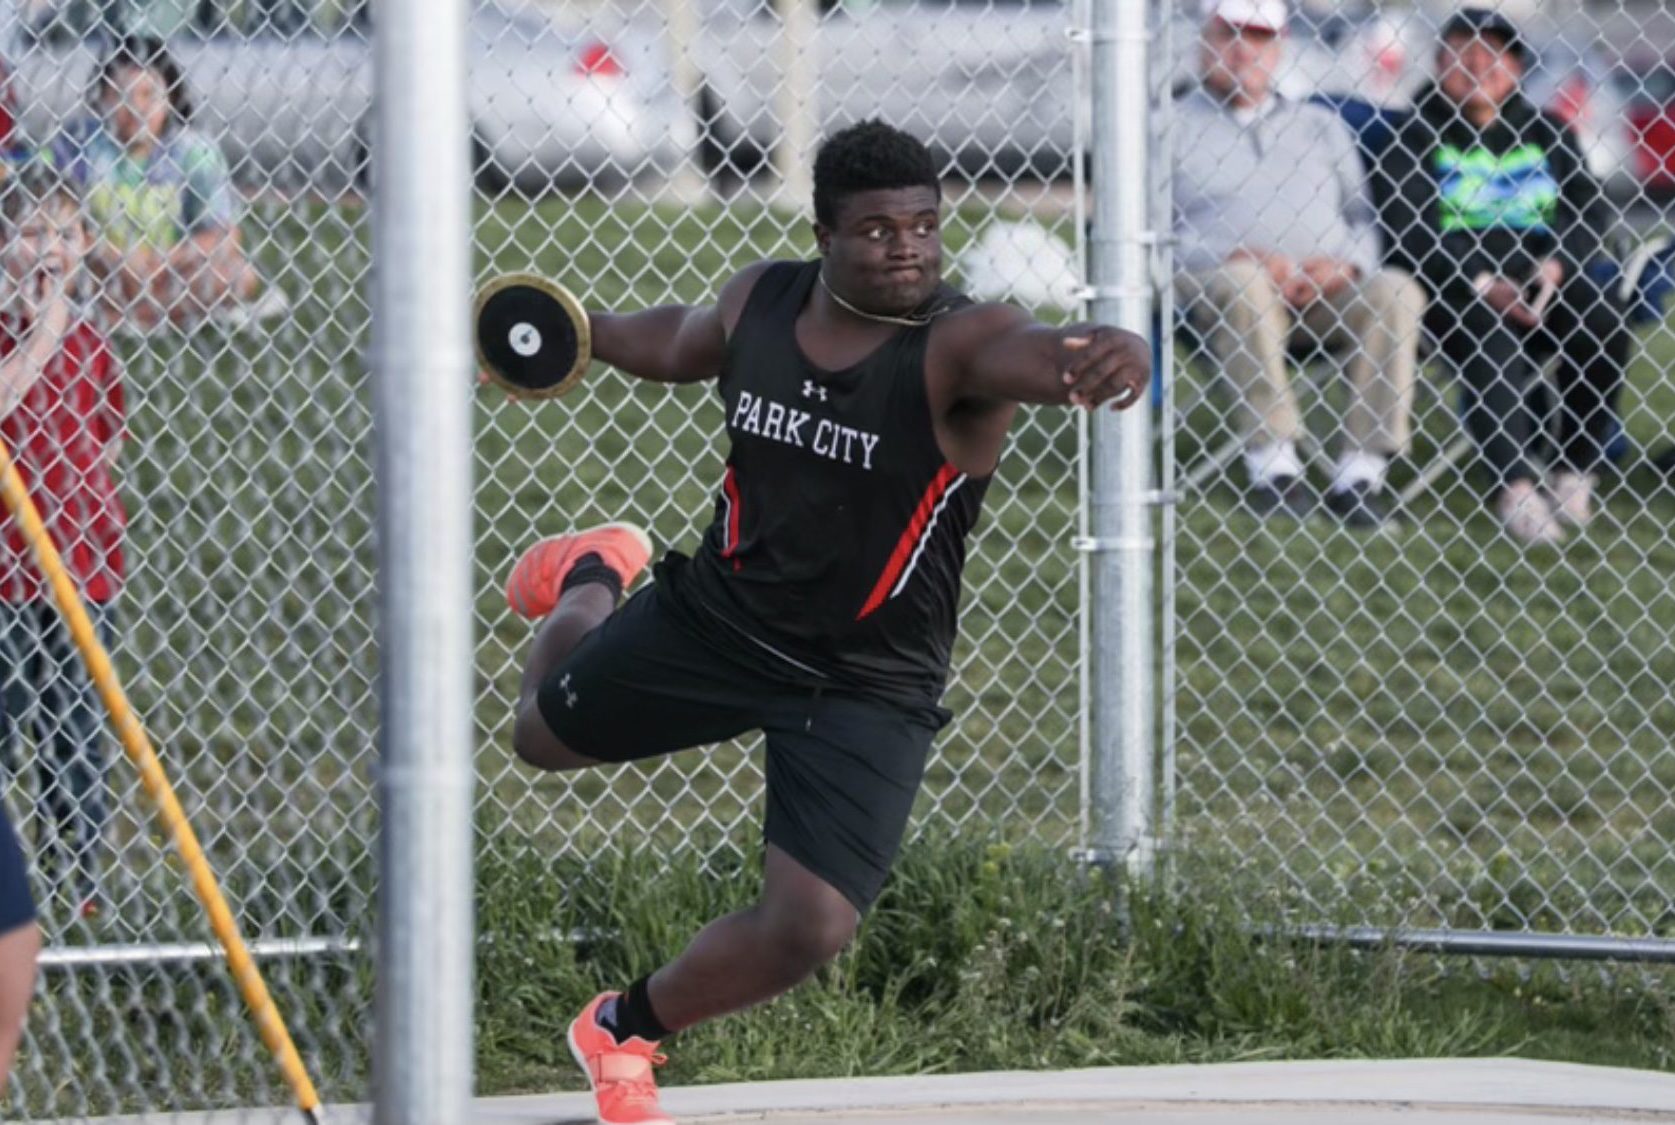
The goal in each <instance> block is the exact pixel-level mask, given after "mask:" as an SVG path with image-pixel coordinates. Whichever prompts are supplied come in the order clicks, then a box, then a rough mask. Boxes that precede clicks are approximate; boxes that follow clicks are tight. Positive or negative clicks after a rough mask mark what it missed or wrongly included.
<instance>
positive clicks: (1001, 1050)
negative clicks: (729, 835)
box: [478, 837, 1675, 1091]
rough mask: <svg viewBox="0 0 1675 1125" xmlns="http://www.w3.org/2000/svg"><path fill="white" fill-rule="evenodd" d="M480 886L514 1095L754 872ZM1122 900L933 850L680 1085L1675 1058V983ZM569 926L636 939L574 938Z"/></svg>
mask: <svg viewBox="0 0 1675 1125" xmlns="http://www.w3.org/2000/svg"><path fill="white" fill-rule="evenodd" d="M483 873H484V879H483V884H482V896H483V897H482V901H481V903H480V909H481V913H482V915H483V917H484V919H485V921H486V923H487V924H488V925H490V926H491V927H492V928H493V929H494V932H495V934H496V939H495V942H494V944H493V946H492V947H490V948H487V949H485V950H484V951H483V954H482V961H481V963H480V977H479V986H480V993H479V1001H478V1012H479V1022H478V1034H479V1063H480V1067H481V1075H482V1080H483V1085H484V1087H485V1088H487V1089H492V1090H505V1091H520V1090H521V1091H534V1090H550V1089H554V1088H576V1086H577V1078H576V1076H575V1075H574V1073H573V1064H571V1063H570V1061H569V1058H568V1056H567V1054H566V1050H565V1047H564V1037H563V1030H564V1026H565V1024H566V1023H567V1021H568V1020H569V1019H570V1018H571V1016H572V1015H573V1014H574V1012H575V1011H576V1010H578V1009H579V1008H580V1006H581V1005H582V1004H583V1003H585V1002H586V1000H587V999H588V998H589V997H590V996H591V995H592V994H593V993H594V992H595V991H597V990H598V989H599V988H601V987H621V982H623V981H627V980H631V979H633V978H634V977H635V976H636V975H638V974H640V973H644V972H647V971H649V970H650V969H652V968H654V967H655V966H656V965H658V964H659V963H660V962H661V961H662V960H663V959H664V958H665V957H666V956H667V955H668V954H669V952H670V951H671V950H672V949H674V948H676V947H678V945H679V944H680V943H681V942H682V941H683V940H684V939H685V937H686V935H688V934H689V933H691V932H692V931H693V930H695V929H696V928H697V927H698V926H700V925H702V924H703V922H704V921H705V920H707V919H708V918H711V917H713V916H714V915H715V914H717V913H719V912H722V911H725V910H727V909H731V908H737V907H740V906H743V905H744V904H746V903H748V902H749V901H751V897H752V895H753V894H754V892H755V889H756V884H757V877H756V872H755V870H754V865H745V866H744V867H743V868H739V869H733V868H729V869H727V870H725V871H722V872H719V874H720V875H722V876H723V877H722V878H720V879H717V878H715V877H714V876H713V875H710V874H707V873H705V872H702V871H700V870H698V869H697V868H696V867H695V865H693V864H692V863H691V862H690V861H688V862H685V863H676V864H675V865H674V866H673V868H672V869H667V868H665V867H664V865H663V862H662V860H661V858H659V859H655V860H653V859H651V858H649V857H644V856H629V857H618V858H615V859H613V860H611V861H610V862H608V863H606V864H604V865H602V866H601V867H599V868H597V869H595V870H594V871H592V872H589V873H587V874H586V875H583V874H582V873H581V872H576V871H566V870H563V869H561V872H560V877H559V878H556V879H555V878H554V877H553V874H554V873H553V871H552V870H551V869H549V868H547V867H546V866H544V865H540V864H536V863H531V862H529V861H528V860H527V859H525V858H520V857H517V856H515V855H507V854H505V853H504V852H501V851H491V852H490V853H489V854H488V855H487V856H486V857H485V860H484V867H483ZM1112 903H1113V896H1112V888H1111V886H1110V885H1109V884H1106V883H1105V882H1104V881H1103V880H1101V879H1098V878H1089V877H1088V876H1087V875H1086V874H1085V873H1083V872H1081V871H1079V870H1078V869H1077V868H1075V867H1074V866H1073V865H1072V864H1070V863H1069V862H1068V861H1067V860H1066V859H1065V858H1064V857H1063V856H1062V855H1060V854H1058V853H1057V852H1055V851H1052V850H1049V849H1045V848H1041V847H1035V846H1024V847H1013V846H1008V845H1004V844H995V843H990V842H985V841H984V840H983V839H982V838H981V837H967V838H964V839H962V840H958V841H946V840H941V839H927V840H924V841H922V842H921V843H920V845H919V846H918V847H915V848H911V849H909V850H908V852H907V854H906V855H905V856H904V857H903V859H902V862H901V864H900V866H899V868H898V870H897V872H896V874H895V876H894V877H893V878H892V880H891V882H890V884H889V886H888V887H887V889H886V891H885V893H884V896H883V898H882V899H881V900H880V902H879V903H878V906H877V908H876V909H875V910H874V912H873V913H872V914H871V915H870V916H869V918H868V919H867V921H866V923H865V924H864V926H863V927H862V931H861V934H860V936H859V938H858V940H857V942H856V943H855V945H854V947H853V949H852V950H851V951H850V952H849V953H847V954H846V955H844V956H843V957H842V958H840V959H839V961H838V962H836V963H835V964H834V965H833V966H831V967H829V968H828V969H826V970H824V971H823V972H821V973H820V974H819V975H818V977H817V978H816V979H815V980H814V981H812V982H811V983H810V984H809V985H807V986H805V987H804V988H802V989H800V990H798V991H796V992H794V993H792V994H790V995H788V996H787V997H785V998H783V999H782V1000H780V1001H778V1002H776V1003H774V1004H772V1005H770V1006H768V1007H766V1008H763V1009H759V1010H757V1011H753V1012H750V1013H747V1014H744V1015H742V1016H738V1017H733V1018H729V1019H727V1020H725V1021H722V1022H720V1023H717V1024H714V1025H710V1026H707V1027H704V1028H700V1029H698V1030H695V1031H694V1032H692V1033H691V1034H689V1035H682V1036H680V1037H679V1038H678V1039H677V1040H676V1041H675V1042H674V1044H673V1046H672V1049H671V1051H670V1055H671V1059H672V1061H671V1063H670V1066H669V1069H668V1072H667V1077H668V1080H669V1081H672V1082H725V1081H748V1080H755V1079H770V1078H792V1077H814V1076H841V1075H875V1074H927V1073H939V1072H957V1071H968V1070H988V1069H1017V1068H1045V1067H1078V1066H1101V1065H1141V1064H1152V1063H1183V1062H1216V1061H1235V1060H1251V1059H1279V1058H1353V1057H1423V1056H1475V1055H1500V1054H1521V1055H1526V1056H1530V1057H1537V1058H1554V1059H1569V1060H1574V1061H1586V1062H1598V1063H1608V1064H1612V1065H1637V1066H1646V1067H1655V1068H1660V1069H1668V1068H1669V1067H1670V1066H1671V1064H1672V1062H1675V1056H1672V1054H1671V1048H1670V1034H1669V1033H1670V1031H1671V1030H1675V1023H1672V1019H1675V1008H1671V1006H1670V1005H1669V1002H1668V998H1667V992H1666V988H1667V984H1668V981H1667V973H1664V974H1659V975H1658V976H1656V977H1654V978H1648V979H1646V980H1640V981H1636V980H1632V979H1631V978H1629V977H1627V976H1625V977H1623V978H1621V979H1618V980H1615V981H1612V980H1609V979H1600V978H1595V977H1590V976H1588V975H1587V974H1576V975H1574V976H1573V977H1571V978H1570V979H1569V980H1568V981H1561V980H1560V979H1559V978H1558V977H1557V976H1555V975H1553V974H1551V973H1549V972H1545V971H1543V972H1538V973H1536V974H1535V975H1534V976H1532V977H1530V978H1528V979H1523V978H1521V977H1520V976H1519V974H1517V973H1516V972H1512V971H1509V970H1508V968H1507V967H1503V968H1502V969H1501V970H1500V971H1498V972H1496V973H1493V974H1491V975H1489V976H1487V977H1481V978H1480V977H1477V976H1475V975H1473V974H1471V973H1470V972H1469V971H1467V972H1460V971H1452V972H1451V971H1449V967H1448V966H1447V965H1445V964H1444V963H1443V962H1440V961H1438V960H1436V959H1433V958H1425V957H1416V956H1404V955H1402V954H1400V953H1397V952H1395V951H1389V950H1386V951H1381V952H1375V953H1366V954H1358V953H1349V952H1345V951H1342V950H1325V949H1317V948H1306V947H1294V946H1289V945H1284V944H1271V943H1264V942H1262V941H1260V940H1258V939H1257V938H1254V937H1252V936H1250V934H1249V932H1248V931H1247V930H1244V929H1243V928H1241V926H1240V925H1239V919H1240V917H1241V915H1242V914H1243V913H1244V912H1246V911H1247V910H1248V909H1250V905H1251V904H1250V903H1248V902H1238V901H1235V900H1232V899H1227V898H1223V897H1220V896H1219V895H1217V894H1213V893H1212V894H1197V893H1193V892H1188V893H1186V894H1185V895H1180V894H1176V893H1164V892H1163V891H1162V890H1161V889H1160V888H1157V887H1144V888H1141V889H1140V890H1139V891H1138V892H1137V893H1135V894H1132V895H1131V896H1130V899H1129V907H1128V911H1127V918H1126V922H1125V920H1124V919H1123V918H1122V917H1121V916H1119V914H1118V913H1117V912H1116V911H1115V910H1114V909H1113V906H1112ZM1256 909H1257V917H1258V918H1259V919H1260V918H1263V917H1272V915H1268V914H1266V913H1265V911H1264V908H1263V907H1261V906H1260V905H1259V906H1257V908H1256ZM555 927H556V929H557V930H558V931H559V932H563V931H567V930H571V929H577V930H581V931H585V932H595V933H599V932H603V933H608V934H620V935H622V937H620V938H604V939H601V940H599V941H597V942H595V943H593V944H591V945H586V946H582V947H574V946H570V945H566V944H562V943H559V942H556V941H554V940H553V936H552V935H553V932H554V929H555ZM1122 933H1126V934H1127V935H1128V936H1127V938H1126V939H1124V938H1123V937H1121V936H1120V934H1122ZM1458 968H1459V966H1458V965H1456V966H1455V969H1458Z"/></svg>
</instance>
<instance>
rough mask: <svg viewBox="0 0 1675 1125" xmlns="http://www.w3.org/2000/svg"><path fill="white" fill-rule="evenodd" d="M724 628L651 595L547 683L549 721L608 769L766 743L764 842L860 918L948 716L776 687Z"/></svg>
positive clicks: (598, 632)
mask: <svg viewBox="0 0 1675 1125" xmlns="http://www.w3.org/2000/svg"><path fill="white" fill-rule="evenodd" d="M699 612H702V611H699ZM728 628H729V627H728V626H727V625H725V624H723V623H722V622H720V621H719V620H717V621H715V622H714V623H713V624H710V625H709V626H708V627H707V628H706V627H705V626H704V623H703V622H701V621H700V620H698V619H696V617H695V616H694V614H693V613H691V612H688V611H687V610H686V609H685V608H684V607H681V606H677V605H675V604H672V601H671V599H669V598H667V597H663V596H660V595H659V591H658V588H657V586H655V585H653V586H648V587H646V588H645V589H643V590H641V591H640V592H639V593H637V594H635V595H634V596H633V597H631V598H629V599H628V601H627V602H626V603H624V604H623V606H622V607H621V608H620V609H618V610H617V612H615V613H614V614H612V615H611V616H610V617H608V618H606V620H605V621H604V623H603V624H601V625H600V626H599V627H598V628H596V629H594V630H593V632H591V633H589V634H588V635H587V636H586V637H585V638H583V640H582V642H581V644H579V645H577V646H576V650H575V651H574V652H573V653H571V654H570V657H569V659H568V660H566V661H565V662H564V663H563V664H561V665H560V666H559V667H558V668H556V669H554V670H553V672H552V673H551V674H550V675H549V676H548V677H547V679H546V680H545V681H544V682H543V683H542V685H541V690H540V694H539V705H540V709H541V715H542V717H543V718H545V719H546V722H547V726H548V727H549V728H550V729H551V730H552V733H553V734H554V735H555V736H556V737H557V738H558V739H559V741H561V742H563V743H564V745H565V746H567V747H569V748H570V749H571V750H574V751H575V752H576V753H578V754H585V755H586V756H588V757H589V758H597V759H599V760H600V761H605V762H631V761H637V760H639V759H641V758H653V757H657V756H659V755H662V754H671V753H674V752H675V751H677V750H685V749H688V748H690V747H694V746H707V745H711V744H713V743H717V742H725V741H726V740H728V739H730V738H735V737H737V736H739V735H741V734H745V733H747V732H749V731H753V730H760V731H762V732H763V734H764V735H765V736H766V738H767V762H766V773H767V797H768V806H767V814H766V818H765V824H764V835H765V837H766V839H767V842H768V843H770V844H773V845H775V846H777V847H778V848H780V849H781V850H783V851H784V852H786V853H787V854H788V855H790V856H791V858H793V859H795V860H796V861H797V862H798V863H800V864H802V865H803V866H804V867H806V868H808V870H810V871H812V872H813V873H814V874H815V875H817V876H819V877H820V878H821V879H823V880H825V881H826V882H827V883H829V884H831V885H832V886H833V887H836V888H837V889H838V890H839V891H841V892H843V895H844V897H846V898H848V899H849V901H850V902H852V903H854V904H855V908H856V909H857V910H860V911H863V912H864V911H865V910H866V909H867V907H869V906H870V905H872V902H873V900H874V899H876V898H877V897H878V892H879V890H880V889H881V888H882V887H883V885H884V877H885V875H886V874H887V873H888V872H889V869H890V864H891V863H892V862H894V860H895V857H896V851H897V849H898V848H899V847H900V845H901V838H902V833H903V831H904V830H905V828H906V826H907V817H908V813H909V812H910V811H911V810H912V808H913V798H914V796H915V795H916V794H917V793H918V791H919V782H920V780H921V778H922V777H923V776H924V772H925V759H926V757H927V756H928V755H929V753H930V746H931V740H932V738H934V737H935V736H936V732H937V731H938V730H939V729H941V727H942V726H943V725H944V724H945V723H946V722H947V712H945V711H942V710H941V709H939V708H926V709H925V710H924V711H923V712H922V713H919V714H915V713H912V712H910V711H907V710H905V709H903V708H900V707H896V706H893V705H891V704H888V703H883V702H879V701H876V700H872V699H868V698H864V697H861V696H857V695H854V694H846V693H844V692H842V691H838V690H833V689H831V688H829V687H824V686H821V685H818V684H817V683H813V682H801V683H799V682H797V681H796V680H795V679H794V678H792V677H780V676H775V675H771V674H769V673H768V672H767V671H766V669H765V668H764V665H763V664H762V662H761V661H759V660H753V659H751V658H750V657H749V655H748V654H747V653H745V652H743V651H741V646H743V645H744V644H746V643H747V642H746V641H745V640H744V639H743V638H738V639H729V638H728V637H726V636H725V635H724V634H725V633H726V631H727V630H728ZM770 659H771V658H770Z"/></svg>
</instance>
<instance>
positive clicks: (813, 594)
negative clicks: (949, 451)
mask: <svg viewBox="0 0 1675 1125" xmlns="http://www.w3.org/2000/svg"><path fill="white" fill-rule="evenodd" d="M819 270H820V263H819V262H818V261H815V262H778V263H775V264H774V265H772V266H770V267H769V268H768V269H767V270H766V271H764V272H763V274H762V276H761V277H760V278H758V279H757V281H756V285H755V287H754V288H753V289H752V290H751V293H750V296H749V298H748V300H747V301H746V303H745V307H744V311H743V313H742V314H741V316H740V318H739V322H738V324H737V326H736V327H735V328H734V331H733V335H732V339H731V340H730V341H729V344H728V350H727V360H726V364H725V366H724V368H723V370H722V373H721V378H720V385H719V391H720V394H721V401H722V405H723V406H724V408H725V409H726V412H727V415H726V419H727V433H728V436H729V438H730V439H731V442H732V448H731V451H730V453H729V455H728V458H727V463H726V471H725V475H724V477H723V479H722V483H721V490H720V492H719V494H718V495H717V497H716V504H715V521H714V522H713V523H712V524H711V525H710V527H709V529H708V530H707V531H706V532H705V534H704V539H703V543H702V544H701V545H700V547H699V549H698V551H697V553H696V554H695V555H694V556H693V559H692V562H691V565H690V566H689V567H682V568H680V569H682V570H684V571H686V572H687V573H685V574H684V575H681V576H680V581H679V584H678V585H679V591H678V592H679V594H680V596H681V597H682V600H684V601H687V602H689V603H693V602H695V603H696V604H697V605H698V606H701V607H702V608H703V609H705V610H707V611H708V613H709V614H710V615H712V616H714V617H718V618H720V619H721V621H722V622H723V623H724V624H725V625H726V626H728V627H730V630H731V631H733V632H735V633H736V634H737V637H736V638H735V639H737V640H738V641H740V643H741V644H743V645H745V646H748V647H750V648H753V649H755V650H757V651H758V655H761V654H768V655H770V656H771V657H772V659H773V660H775V661H776V662H778V663H779V664H780V665H781V666H782V667H785V668H788V669H790V670H791V671H792V674H795V675H800V676H803V677H807V678H808V679H810V680H812V681H814V682H829V683H831V684H833V685H836V686H838V687H840V688H846V689H849V690H855V691H859V692H862V693H864V694H867V695H872V696H876V697H880V698H884V699H888V700H891V701H895V702H899V703H903V704H907V705H910V706H924V705H931V706H934V705H935V703H936V701H937V699H939V698H940V697H941V695H942V692H943V689H944V688H945V687H946V685H947V679H948V665H949V660H950V658H951V656H952V653H953V647H954V635H955V631H956V627H957V616H958V607H959V599H960V573H961V571H962V570H963V569H964V567H965V552H966V536H967V535H969V534H970V532H971V530H972V528H973V527H974V526H976V523H977V517H978V513H979V511H980V510H981V507H982V502H983V494H984V493H985V492H986V491H987V490H988V486H989V477H987V476H985V477H982V478H978V479H973V478H969V477H967V476H966V474H964V473H962V472H960V471H959V470H958V469H956V468H955V467H954V466H953V465H950V464H949V463H948V461H947V459H946V458H945V457H944V456H943V455H942V451H941V450H940V449H939V448H938V446H937V441H936V433H935V430H934V428H933V426H932V422H931V409H930V401H929V398H928V397H927V394H926V389H925V346H926V343H927V341H928V340H929V338H930V328H929V326H926V327H919V328H903V329H902V330H901V331H899V332H897V333H896V334H895V335H894V336H892V337H890V338H889V339H888V340H886V341H885V342H884V343H883V344H881V345H880V346H879V347H878V348H877V350H875V351H873V352H872V353H871V354H869V355H868V356H867V357H866V358H865V359H863V360H861V361H860V362H859V363H856V364H854V365H853V366H850V367H847V368H844V369H843V370H841V371H826V370H823V369H821V368H818V367H816V366H814V364H812V363H811V362H809V360H808V359H807V357H805V356H804V355H803V352H802V348H801V347H800V346H799V345H798V344H797V340H796V327H795V325H796V320H797V315H798V314H799V313H800V312H801V311H802V309H803V307H804V306H805V305H806V304H807V303H808V299H809V294H810V292H811V291H812V290H813V288H814V286H815V284H816V281H817V278H818V276H819ZM939 301H940V303H942V304H944V305H945V306H947V307H954V306H958V305H963V304H969V303H970V302H969V301H968V300H967V299H966V298H965V297H963V296H961V295H960V294H958V293H956V292H954V291H953V290H951V289H945V291H944V292H943V293H942V294H939Z"/></svg>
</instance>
